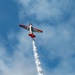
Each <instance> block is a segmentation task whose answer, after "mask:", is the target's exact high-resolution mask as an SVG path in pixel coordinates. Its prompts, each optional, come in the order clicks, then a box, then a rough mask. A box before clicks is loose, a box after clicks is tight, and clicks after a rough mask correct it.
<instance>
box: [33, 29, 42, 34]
mask: <svg viewBox="0 0 75 75" xmlns="http://www.w3.org/2000/svg"><path fill="white" fill-rule="evenodd" d="M33 32H39V33H42V32H43V31H42V30H39V29H37V28H33Z"/></svg>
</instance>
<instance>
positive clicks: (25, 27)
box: [19, 24, 29, 30]
mask: <svg viewBox="0 0 75 75" xmlns="http://www.w3.org/2000/svg"><path fill="white" fill-rule="evenodd" d="M19 26H20V27H22V28H24V29H27V30H29V27H28V26H25V25H22V24H20V25H19Z"/></svg>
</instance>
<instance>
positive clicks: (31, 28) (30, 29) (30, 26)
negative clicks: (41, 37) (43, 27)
mask: <svg viewBox="0 0 75 75" xmlns="http://www.w3.org/2000/svg"><path fill="white" fill-rule="evenodd" d="M29 32H30V34H33V27H32V24H30V25H29Z"/></svg>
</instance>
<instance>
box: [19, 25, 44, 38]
mask: <svg viewBox="0 0 75 75" xmlns="http://www.w3.org/2000/svg"><path fill="white" fill-rule="evenodd" d="M19 26H20V27H22V28H24V29H27V30H28V31H29V32H30V34H28V35H29V36H30V37H31V38H35V37H36V36H35V35H34V34H33V32H39V33H42V32H43V31H42V30H39V29H37V28H33V26H32V24H29V26H25V25H22V24H20V25H19Z"/></svg>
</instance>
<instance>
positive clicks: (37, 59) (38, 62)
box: [32, 39, 43, 75]
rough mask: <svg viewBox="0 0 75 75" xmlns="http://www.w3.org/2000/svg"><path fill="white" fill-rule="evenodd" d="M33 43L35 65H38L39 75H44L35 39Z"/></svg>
mask: <svg viewBox="0 0 75 75" xmlns="http://www.w3.org/2000/svg"><path fill="white" fill-rule="evenodd" d="M32 43H33V52H34V58H35V64H36V69H37V72H38V75H43V71H42V68H41V63H40V60H39V55H38V52H37V48H36V45H35V44H36V43H35V40H34V39H33V41H32Z"/></svg>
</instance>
